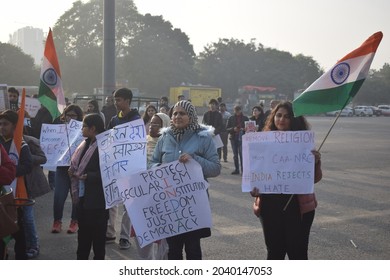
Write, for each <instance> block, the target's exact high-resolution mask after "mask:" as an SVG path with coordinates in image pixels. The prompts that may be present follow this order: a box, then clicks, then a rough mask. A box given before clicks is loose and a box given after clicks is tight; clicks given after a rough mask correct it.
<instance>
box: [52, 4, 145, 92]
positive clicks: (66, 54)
mask: <svg viewBox="0 0 390 280" xmlns="http://www.w3.org/2000/svg"><path fill="white" fill-rule="evenodd" d="M138 20H139V14H138V12H137V9H136V7H135V5H134V3H133V1H132V0H116V1H115V25H116V27H115V32H116V35H115V36H116V37H115V38H116V39H115V40H116V42H115V45H116V54H117V57H119V56H124V55H126V52H127V51H128V45H129V40H130V38H132V37H133V36H134V34H135V33H136V32H137V30H138V26H139V25H140V23H139V22H138ZM53 36H54V42H55V45H56V50H57V55H58V60H59V63H60V67H61V72H62V78H63V80H64V83H63V85H64V88H65V89H67V90H69V91H80V92H89V93H90V92H91V91H92V89H93V88H95V87H100V86H101V83H102V56H103V48H102V46H103V45H102V44H103V0H91V1H89V2H87V3H83V2H81V1H77V2H74V3H73V7H72V8H70V9H69V10H68V11H66V12H65V13H64V14H63V15H62V16H61V17H60V18H59V19H58V21H57V23H56V24H55V26H54V28H53Z"/></svg>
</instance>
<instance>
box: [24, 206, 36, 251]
mask: <svg viewBox="0 0 390 280" xmlns="http://www.w3.org/2000/svg"><path fill="white" fill-rule="evenodd" d="M23 227H24V235H25V237H26V248H27V249H29V248H34V249H35V248H38V247H39V245H38V234H37V229H36V227H35V219H34V208H33V206H23Z"/></svg>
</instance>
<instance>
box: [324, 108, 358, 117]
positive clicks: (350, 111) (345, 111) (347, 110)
mask: <svg viewBox="0 0 390 280" xmlns="http://www.w3.org/2000/svg"><path fill="white" fill-rule="evenodd" d="M339 112H340V110H336V111H332V112H327V113H325V115H327V116H337V114H338V113H339ZM352 116H353V109H352V108H351V107H345V108H344V109H343V110H341V113H340V117H352Z"/></svg>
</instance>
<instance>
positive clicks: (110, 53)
mask: <svg viewBox="0 0 390 280" xmlns="http://www.w3.org/2000/svg"><path fill="white" fill-rule="evenodd" d="M103 5H104V7H103V85H102V89H103V94H104V96H109V95H111V93H112V91H113V90H115V0H104V4H103Z"/></svg>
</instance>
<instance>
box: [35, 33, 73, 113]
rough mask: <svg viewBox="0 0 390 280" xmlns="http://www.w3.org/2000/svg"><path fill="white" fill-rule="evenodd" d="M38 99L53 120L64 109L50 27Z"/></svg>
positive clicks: (59, 74)
mask: <svg viewBox="0 0 390 280" xmlns="http://www.w3.org/2000/svg"><path fill="white" fill-rule="evenodd" d="M38 99H39V101H40V102H41V104H42V105H43V106H45V107H46V108H47V110H49V112H50V114H51V116H52V117H53V120H54V119H55V118H57V117H58V116H59V115H60V114H61V113H62V112H63V111H64V108H65V106H66V104H65V96H64V91H63V89H62V80H61V72H60V66H59V64H58V59H57V53H56V49H55V47H54V41H53V35H52V32H51V29H49V34H48V35H47V39H46V44H45V52H44V56H43V62H42V66H41V82H40V84H39V94H38Z"/></svg>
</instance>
